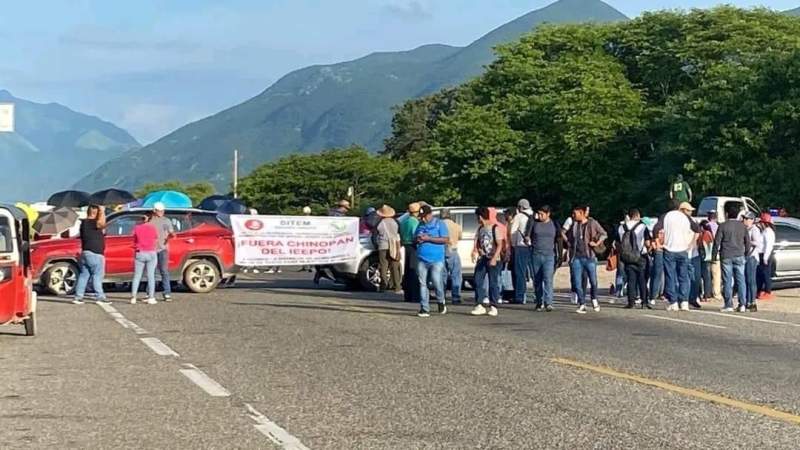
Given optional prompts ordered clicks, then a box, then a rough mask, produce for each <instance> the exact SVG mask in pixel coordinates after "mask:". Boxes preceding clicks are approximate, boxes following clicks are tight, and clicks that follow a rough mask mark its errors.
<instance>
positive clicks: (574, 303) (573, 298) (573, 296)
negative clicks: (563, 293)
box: [572, 294, 578, 305]
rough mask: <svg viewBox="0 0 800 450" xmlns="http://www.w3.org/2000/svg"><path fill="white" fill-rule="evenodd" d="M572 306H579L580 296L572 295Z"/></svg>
mask: <svg viewBox="0 0 800 450" xmlns="http://www.w3.org/2000/svg"><path fill="white" fill-rule="evenodd" d="M572 304H573V305H577V304H578V294H572Z"/></svg>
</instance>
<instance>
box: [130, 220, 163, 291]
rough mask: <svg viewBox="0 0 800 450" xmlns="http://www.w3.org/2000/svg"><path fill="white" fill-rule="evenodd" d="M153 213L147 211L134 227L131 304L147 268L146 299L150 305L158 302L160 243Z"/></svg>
mask: <svg viewBox="0 0 800 450" xmlns="http://www.w3.org/2000/svg"><path fill="white" fill-rule="evenodd" d="M152 218H153V213H151V212H149V211H148V212H147V213H146V214H145V215H144V216H142V221H141V222H140V223H139V224H138V225H136V226H135V227H133V245H134V247H135V249H136V250H135V252H136V253H135V255H134V265H133V267H134V270H133V283H132V284H131V304H132V305H135V304H136V295H137V294H138V292H139V283H140V282H141V281H142V274H143V272H144V271H145V270H147V299H146V300H145V301H144V302H145V303H147V304H148V305H155V304H156V264H157V262H158V257H157V256H158V255H157V254H156V247H157V245H158V230H156V227H155V226H153V224H151V223H150V220H151V219H152Z"/></svg>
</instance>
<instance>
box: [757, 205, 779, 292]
mask: <svg viewBox="0 0 800 450" xmlns="http://www.w3.org/2000/svg"><path fill="white" fill-rule="evenodd" d="M759 225H760V227H761V234H762V235H763V236H764V253H762V254H761V255H760V261H759V262H760V264H759V265H758V292H759V294H758V297H756V299H757V300H772V299H773V298H774V297H773V295H772V276H773V275H774V274H775V225H774V224H773V223H772V216H771V215H770V214H769V213H763V214H761V220H760V222H759Z"/></svg>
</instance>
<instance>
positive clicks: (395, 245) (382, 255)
mask: <svg viewBox="0 0 800 450" xmlns="http://www.w3.org/2000/svg"><path fill="white" fill-rule="evenodd" d="M376 214H377V215H378V217H379V218H380V221H379V222H378V226H376V227H375V232H376V234H377V238H378V239H377V241H378V261H379V263H380V269H381V286H380V288H381V290H382V291H385V290H389V289H391V290H393V291H394V292H396V293H400V291H401V287H400V280H401V277H402V275H401V270H400V254H401V253H400V248H401V244H400V225H399V224H398V223H397V220H395V218H394V216H395V215H396V212H395V210H394V208H392V207H391V206H389V205H383V206H382V207H381V208H380V209H378V210H377V211H376Z"/></svg>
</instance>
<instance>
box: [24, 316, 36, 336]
mask: <svg viewBox="0 0 800 450" xmlns="http://www.w3.org/2000/svg"><path fill="white" fill-rule="evenodd" d="M22 323H23V325H25V336H33V335H35V334H36V313H35V312H33V311H31V314H30V315H29V316H28V318H27V319H25V320H24V321H23V322H22Z"/></svg>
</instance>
